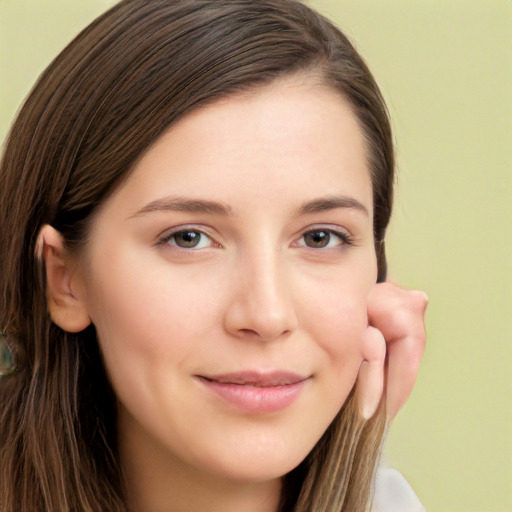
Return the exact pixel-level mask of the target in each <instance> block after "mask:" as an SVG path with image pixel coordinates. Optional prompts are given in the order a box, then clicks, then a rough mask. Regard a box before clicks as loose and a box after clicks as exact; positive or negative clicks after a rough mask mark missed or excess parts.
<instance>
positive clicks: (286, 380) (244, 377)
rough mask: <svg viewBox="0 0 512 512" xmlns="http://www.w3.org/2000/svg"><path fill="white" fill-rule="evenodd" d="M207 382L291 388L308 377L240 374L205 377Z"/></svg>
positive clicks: (272, 373) (291, 374)
mask: <svg viewBox="0 0 512 512" xmlns="http://www.w3.org/2000/svg"><path fill="white" fill-rule="evenodd" d="M203 378H205V379H207V380H211V381H214V382H218V383H219V384H238V385H241V386H255V387H258V388H270V387H276V386H289V385H290V384H296V383H297V382H301V381H303V380H305V379H307V377H304V376H302V375H298V374H296V373H291V372H283V371H277V372H269V373H259V372H251V371H249V372H239V373H226V374H222V375H214V376H211V377H208V376H203Z"/></svg>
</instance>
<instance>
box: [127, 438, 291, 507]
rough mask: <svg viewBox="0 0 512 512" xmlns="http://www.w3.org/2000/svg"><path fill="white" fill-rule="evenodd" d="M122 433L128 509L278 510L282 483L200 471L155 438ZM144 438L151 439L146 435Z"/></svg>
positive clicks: (276, 480) (275, 480)
mask: <svg viewBox="0 0 512 512" xmlns="http://www.w3.org/2000/svg"><path fill="white" fill-rule="evenodd" d="M123 430H124V429H120V431H119V454H120V459H121V465H122V467H123V471H124V475H125V480H126V489H127V503H128V506H129V510H132V511H137V512H184V511H186V512H204V511H205V510H208V511H209V512H240V511H241V510H243V511H248V512H276V511H277V509H278V504H279V500H280V493H281V481H280V480H279V479H273V480H269V481H259V482H246V481H238V480H235V479H230V478H224V477H222V476H219V475H216V474H211V473H209V472H206V471H202V470H200V469H197V468H195V467H193V466H191V465H189V464H187V463H186V462H184V461H182V460H180V459H178V458H176V457H174V456H173V455H172V454H169V453H168V451H167V450H166V449H165V447H163V446H162V445H160V444H158V443H156V442H149V443H148V442H144V443H141V442H140V437H138V436H136V435H135V436H133V430H131V429H130V430H129V431H124V432H123ZM146 441H148V440H147V438H146Z"/></svg>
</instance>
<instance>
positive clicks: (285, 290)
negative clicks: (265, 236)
mask: <svg viewBox="0 0 512 512" xmlns="http://www.w3.org/2000/svg"><path fill="white" fill-rule="evenodd" d="M286 270H287V269H286V268H284V265H283V262H282V261H281V260H280V257H279V252H277V251H275V252H273V251H271V250H267V251H259V252H258V253H257V254H254V255H253V256H252V257H250V258H247V259H246V261H244V262H241V263H240V265H239V268H238V269H237V272H235V275H234V276H233V290H232V295H231V299H230V304H229V306H228V308H227V310H226V313H225V319H224V321H225V328H226V330H227V331H228V332H229V333H230V334H231V335H233V336H236V337H237V338H240V339H246V340H249V339H252V340H259V341H271V340H275V339H279V338H282V337H283V336H286V335H289V334H291V333H292V332H293V331H294V330H296V329H297V325H298V321H297V315H296V311H295V306H294V302H293V299H292V290H291V286H290V284H291V283H290V278H289V276H288V274H289V273H288V272H287V271H286Z"/></svg>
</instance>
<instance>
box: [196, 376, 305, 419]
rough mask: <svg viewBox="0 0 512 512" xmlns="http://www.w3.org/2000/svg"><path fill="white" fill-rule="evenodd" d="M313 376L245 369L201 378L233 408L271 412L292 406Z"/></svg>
mask: <svg viewBox="0 0 512 512" xmlns="http://www.w3.org/2000/svg"><path fill="white" fill-rule="evenodd" d="M309 378H310V377H309V376H304V375H300V374H297V373H293V372H288V371H273V372H266V373H261V372H253V371H244V372H237V373H226V374H218V375H207V376H203V375H199V376H198V380H199V381H200V382H201V384H202V385H203V386H204V387H205V388H206V389H207V390H208V391H209V392H212V393H213V394H214V395H215V397H216V398H217V399H219V398H220V399H221V400H222V401H223V402H224V403H225V404H226V403H227V405H228V406H229V407H234V408H236V409H238V410H240V411H242V412H246V413H251V414H268V413H274V412H278V411H281V410H283V409H286V408H287V407H289V406H290V405H291V404H292V403H293V402H294V401H295V400H296V399H297V398H298V397H299V396H300V394H301V393H302V391H303V388H304V386H305V385H306V383H307V382H308V380H309Z"/></svg>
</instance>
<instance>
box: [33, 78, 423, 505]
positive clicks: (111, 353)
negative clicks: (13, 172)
mask: <svg viewBox="0 0 512 512" xmlns="http://www.w3.org/2000/svg"><path fill="white" fill-rule="evenodd" d="M212 127H214V129H212ZM197 141H201V144H198V143H197ZM334 196H335V197H337V198H338V199H337V201H334V202H333V201H332V200H331V199H332V198H333V197H334ZM170 197H172V198H173V201H169V198H170ZM340 197H342V198H343V201H340V200H339V198H340ZM176 198H179V201H176ZM326 198H329V199H330V200H331V201H330V203H329V204H327V202H326V201H325V199H326ZM184 199H186V200H187V201H189V200H190V199H192V200H208V201H214V202H215V203H216V204H217V206H216V207H215V208H212V207H211V205H209V207H208V208H205V205H204V204H202V205H200V206H201V208H197V206H198V204H197V202H196V203H194V204H192V203H190V201H189V202H185V201H184ZM319 200H321V201H319ZM334 203H335V204H334ZM306 204H309V208H305V205H306ZM218 205H220V206H222V208H219V207H218ZM192 206H194V208H192ZM313 206H315V208H313ZM192 210H193V211H192ZM221 210H223V211H221ZM372 216H373V204H372V190H371V183H370V178H369V175H368V170H367V165H366V157H365V150H364V144H363V138H362V135H361V132H360V129H359V126H358V124H357V121H356V119H355V118H354V116H353V114H352V112H351V111H350V108H349V107H348V105H347V104H346V103H345V102H344V100H343V99H342V98H341V97H340V96H339V95H338V94H337V93H335V92H333V91H330V90H327V89H325V88H321V87H319V86H316V85H313V84H309V83H307V82H305V81H304V80H299V79H289V80H286V81H284V82H279V83H276V84H274V85H272V86H270V87H267V88H265V89H263V90H259V91H257V92H255V93H253V94H250V95H243V96H239V97H232V98H229V99H227V100H225V101H222V102H219V103H216V104H214V105H212V106H210V107H207V108H205V109H204V110H202V111H200V112H197V113H194V114H192V115H189V116H188V117H186V118H185V119H183V120H182V121H180V122H179V123H178V124H177V125H175V126H174V127H173V128H172V129H171V130H170V131H169V132H167V133H166V134H165V135H164V136H162V137H161V138H160V139H159V140H158V141H157V142H156V144H155V145H154V146H153V147H152V148H151V149H150V150H149V152H148V153H146V154H145V156H144V157H143V158H142V159H141V160H140V162H139V163H138V165H137V166H136V168H135V169H134V172H133V173H132V174H131V175H130V177H129V178H128V180H127V181H126V182H125V183H124V184H123V185H122V187H121V188H120V189H119V190H117V191H116V192H115V194H113V196H112V197H111V198H110V200H109V201H108V202H106V203H105V204H104V205H103V206H102V208H101V209H100V211H99V212H98V214H97V215H96V217H95V219H94V223H93V227H92V230H91V236H90V237H89V240H90V242H89V243H88V246H87V249H86V252H85V255H84V257H83V259H82V261H81V262H79V264H78V265H71V264H70V263H69V259H67V258H66V255H65V254H64V253H63V250H62V246H61V242H60V241H59V240H58V236H57V235H56V234H55V233H51V231H50V229H51V228H49V229H48V230H46V231H45V233H44V235H43V238H44V244H45V250H44V255H45V260H46V263H47V272H48V275H49V286H50V288H51V290H50V294H49V295H50V301H49V303H50V312H51V314H52V317H53V318H54V320H55V321H56V323H58V324H59V325H61V326H63V328H67V329H68V330H79V329H81V328H84V327H85V326H86V325H87V324H88V323H89V322H91V321H92V322H93V323H94V325H95V327H96V329H97V333H98V338H99V343H100V346H101V349H102V351H103V354H104V358H105V363H106V367H107V371H108V373H109V376H110V378H111V381H112V384H113V387H114V389H115V391H116V394H117V396H118V399H119V404H120V406H119V420H118V428H119V440H120V453H121V457H122V463H123V465H124V467H125V470H126V474H127V479H128V483H129V492H130V494H131V496H130V498H131V500H130V501H131V502H132V503H134V510H151V511H158V510H166V511H169V510H171V511H172V510H187V511H191V512H192V511H194V510H212V511H214V510H219V511H220V510H222V511H225V512H229V511H231V510H233V511H235V510H254V511H256V510H258V511H260V510H261V511H264V510H265V511H271V510H275V509H276V506H277V501H278V498H279V490H280V477H281V476H282V475H284V474H285V473H287V472H288V471H290V470H291V469H292V468H293V467H295V466H296V465H297V464H298V463H299V462H300V461H301V460H302V459H303V458H304V457H305V456H306V454H307V453H308V452H309V451H310V450H311V448H312V447H313V446H314V444H315V443H316V442H317V440H318V439H319V438H320V436H321V435H322V433H323V432H324V431H325V429H326V428H327V426H328V425H329V423H330V422H331V421H332V419H333V418H334V416H335V414H336V413H337V411H338V410H339V408H340V407H341V405H342V404H343V402H344V401H345V399H346V397H347V395H348V393H349V392H350V390H351V389H352V387H353V385H354V383H355V381H356V379H357V378H358V373H359V380H360V386H359V387H360V388H361V389H364V390H365V391H364V393H363V396H361V398H360V401H361V406H362V410H364V409H365V408H366V410H368V408H369V410H370V411H371V410H372V409H374V407H375V405H376V403H377V402H378V400H379V399H380V394H381V392H382V386H383V382H384V378H383V367H384V353H385V349H384V342H383V338H382V336H381V335H380V334H379V335H376V332H375V330H371V329H368V312H367V305H368V297H369V294H371V293H375V291H374V289H375V288H376V287H375V286H374V283H375V279H376V260H375V253H374V245H373V236H372ZM180 230H181V233H183V230H186V231H187V232H188V233H191V234H192V235H193V234H194V233H195V236H196V237H197V239H198V240H199V242H198V245H197V246H195V247H190V246H189V247H179V245H183V241H184V240H185V239H183V237H181V238H180V236H176V232H177V231H178V232H179V231H180ZM329 230H332V231H329ZM334 231H336V232H339V233H340V235H335V234H334ZM173 233H174V234H175V236H174V237H173V236H172V234H173ZM199 233H203V234H201V235H200V234H199ZM321 233H324V235H325V234H326V233H330V234H329V235H327V238H330V240H329V243H328V245H327V246H326V247H321V246H318V244H317V243H316V242H315V240H318V236H319V235H320V234H321ZM312 235H314V236H313V237H312ZM190 236H191V235H189V237H190ZM52 237H53V238H52ZM315 237H316V238H315ZM347 237H348V238H347ZM312 241H313V243H312ZM320 245H321V244H320ZM52 261H53V262H54V263H53V264H52ZM59 261H60V263H58V262H59ZM71 269H73V270H71ZM52 283H54V285H52ZM52 288H53V291H52ZM377 288H379V287H377ZM388 294H391V292H390V291H389V290H388ZM381 300H382V299H381ZM378 302H379V300H378V299H375V300H374V303H377V304H378ZM374 309H375V308H374ZM372 314H373V315H374V317H377V318H378V317H379V315H380V316H382V313H381V312H379V311H377V312H376V313H372ZM410 316H411V317H414V318H418V308H415V309H414V313H413V314H412V313H411V315H410ZM420 316H421V314H420ZM388 317H389V315H388ZM66 322H67V323H66ZM382 324H383V326H384V327H386V326H385V325H384V322H382ZM395 324H396V322H395ZM398 324H400V322H398ZM390 325H391V322H388V327H389V329H388V330H389V331H390V332H391V331H392V329H391V327H390ZM384 330H385V329H384ZM393 336H394V338H393V339H394V340H395V342H396V340H400V339H401V340H402V342H401V343H402V344H400V342H396V343H395V347H401V346H406V343H405V342H404V341H403V339H404V329H401V330H400V329H398V331H396V329H395V331H393ZM411 345H412V342H409V354H411V353H412V352H413V351H411V349H410V346H411ZM416 352H418V350H417V349H416ZM397 353H398V352H397ZM404 353H405V349H404V350H402V352H401V354H404ZM420 356H421V354H420ZM396 359H398V356H396ZM417 359H418V358H417ZM418 360H419V359H418ZM361 363H363V365H362V364H361ZM360 368H361V369H364V371H362V372H359V369H360ZM241 370H253V371H257V372H263V373H264V372H267V371H271V370H287V371H293V372H295V373H297V374H300V375H302V376H304V377H305V379H306V380H305V383H304V386H303V387H302V389H301V391H300V393H299V395H298V397H297V398H296V400H295V401H293V403H292V404H291V405H289V406H287V407H285V408H284V409H282V410H279V411H277V412H272V413H264V414H258V413H254V412H249V413H248V412H247V411H241V410H239V409H238V408H237V407H234V406H233V405H232V404H231V403H227V402H226V401H224V400H223V399H221V398H219V397H218V396H216V395H215V394H212V393H211V391H210V389H209V388H208V387H206V386H204V384H203V382H202V381H201V379H198V376H205V375H207V376H211V375H218V374H221V373H226V372H237V371H241ZM411 387H412V384H411ZM389 390H390V386H388V392H389ZM404 394H405V393H404V391H402V393H401V395H400V397H398V394H397V393H396V392H395V395H396V396H395V402H397V403H398V401H399V400H402V399H403V396H404ZM407 394H408V393H407ZM370 415H371V413H370ZM170 504H172V505H170ZM170 506H172V508H170Z"/></svg>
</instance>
